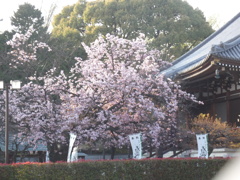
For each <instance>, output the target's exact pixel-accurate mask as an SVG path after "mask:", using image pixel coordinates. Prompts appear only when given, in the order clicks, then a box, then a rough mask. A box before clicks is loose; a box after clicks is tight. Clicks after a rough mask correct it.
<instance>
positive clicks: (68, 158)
mask: <svg viewBox="0 0 240 180" xmlns="http://www.w3.org/2000/svg"><path fill="white" fill-rule="evenodd" d="M76 137H77V135H75V134H73V133H70V140H69V147H68V157H67V162H71V154H72V148H73V144H74V142H75V140H76Z"/></svg>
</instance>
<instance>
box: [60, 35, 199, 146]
mask: <svg viewBox="0 0 240 180" xmlns="http://www.w3.org/2000/svg"><path fill="white" fill-rule="evenodd" d="M84 47H85V50H86V52H87V53H88V60H86V61H82V60H81V59H80V58H76V59H77V61H78V62H77V63H76V64H75V67H73V68H72V70H71V72H72V75H71V76H70V77H69V80H68V86H69V92H70V93H69V92H68V93H64V95H63V96H62V97H61V98H62V100H63V103H62V110H63V114H65V115H66V119H67V121H66V122H65V124H64V125H63V126H62V131H67V130H68V131H73V132H74V133H76V134H77V140H78V143H79V144H80V145H85V146H86V145H88V146H91V147H95V148H96V147H101V146H102V147H105V148H113V149H114V148H122V147H124V146H126V145H128V144H129V137H128V136H129V135H130V134H132V133H139V132H141V133H142V135H143V141H144V142H145V145H146V147H148V149H149V148H150V147H157V148H158V147H166V146H169V145H171V144H174V142H175V141H176V138H177V137H176V136H175V135H176V131H177V117H176V115H177V111H178V107H179V103H180V101H183V100H189V101H194V102H197V101H196V99H195V98H194V96H192V95H190V94H188V93H186V92H184V91H182V90H181V88H180V86H179V85H177V84H176V83H174V82H173V81H171V80H170V79H167V80H165V79H164V77H163V76H162V75H161V74H160V71H161V70H162V69H163V68H165V67H166V66H168V65H169V64H168V63H166V62H164V61H162V60H161V55H160V53H159V51H157V50H149V49H148V47H147V45H146V41H145V39H144V36H143V35H141V36H139V37H138V38H137V39H135V40H126V39H122V38H118V37H116V36H112V35H107V36H106V37H105V38H103V37H99V38H98V39H97V40H96V41H95V42H94V43H92V44H91V45H90V46H87V45H84ZM60 86H62V85H60Z"/></svg>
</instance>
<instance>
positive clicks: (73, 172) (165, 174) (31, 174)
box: [0, 159, 227, 180]
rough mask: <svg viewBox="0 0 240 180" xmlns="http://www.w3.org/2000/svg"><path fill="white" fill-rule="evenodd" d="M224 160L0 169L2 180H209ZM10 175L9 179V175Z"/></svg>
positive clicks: (60, 165) (175, 160)
mask: <svg viewBox="0 0 240 180" xmlns="http://www.w3.org/2000/svg"><path fill="white" fill-rule="evenodd" d="M226 162H227V159H145V160H123V161H89V162H78V163H46V164H36V163H26V164H15V165H8V166H0V172H3V173H0V179H5V180H13V179H14V180H15V179H18V180H25V179H38V180H41V179H42V180H48V179H49V180H50V179H51V180H59V179H65V180H72V179H81V180H96V179H98V180H119V179H137V180H149V179H151V180H155V179H156V180H159V179H162V180H169V179H173V180H190V179H191V180H192V179H194V180H208V179H209V180H210V179H212V177H213V176H214V175H215V174H216V173H217V172H218V171H219V170H220V168H221V167H222V166H223V165H224V164H225V163H226ZM8 175H9V176H8Z"/></svg>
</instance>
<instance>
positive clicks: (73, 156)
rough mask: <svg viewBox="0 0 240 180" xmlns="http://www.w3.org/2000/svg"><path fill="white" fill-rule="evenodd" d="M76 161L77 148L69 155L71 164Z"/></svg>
mask: <svg viewBox="0 0 240 180" xmlns="http://www.w3.org/2000/svg"><path fill="white" fill-rule="evenodd" d="M77 160H78V147H74V148H73V151H72V155H71V162H74V161H77Z"/></svg>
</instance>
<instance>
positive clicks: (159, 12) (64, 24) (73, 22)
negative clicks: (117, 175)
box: [53, 0, 213, 61]
mask: <svg viewBox="0 0 240 180" xmlns="http://www.w3.org/2000/svg"><path fill="white" fill-rule="evenodd" d="M53 24H54V28H53V35H54V37H59V36H64V34H66V32H68V34H71V33H75V31H74V29H75V30H77V31H78V32H79V38H81V40H82V41H84V42H85V43H90V42H92V41H94V40H95V39H96V38H97V37H98V35H99V34H102V35H106V34H108V33H110V34H112V35H117V36H120V37H123V38H127V39H133V38H136V37H137V36H138V35H139V33H143V34H145V35H146V37H147V38H148V39H149V43H150V44H151V46H152V47H154V48H156V49H159V50H161V51H162V54H163V57H162V59H164V60H170V61H171V60H173V59H176V58H177V57H179V56H180V55H182V54H184V53H185V52H187V51H188V50H189V49H191V48H192V47H194V46H196V45H197V44H198V43H199V42H201V41H202V40H203V39H205V38H206V37H208V36H209V35H210V34H211V33H212V32H213V30H212V28H211V26H210V25H209V24H208V23H207V22H206V19H205V17H204V15H203V13H202V12H201V11H200V10H198V9H193V8H192V7H191V6H190V5H189V4H188V3H187V2H185V1H182V0H121V1H118V0H105V1H101V0H95V1H91V2H88V3H86V1H85V0H81V1H79V2H78V3H76V4H75V5H73V6H67V7H65V8H64V9H63V11H62V12H61V13H60V14H59V15H57V16H56V17H55V19H54V23H53Z"/></svg>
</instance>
